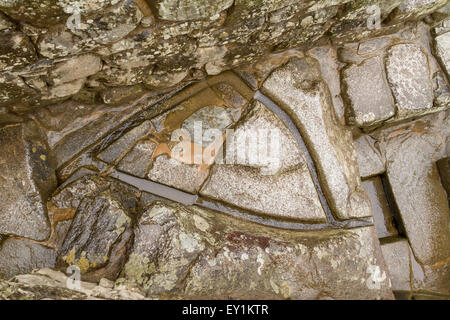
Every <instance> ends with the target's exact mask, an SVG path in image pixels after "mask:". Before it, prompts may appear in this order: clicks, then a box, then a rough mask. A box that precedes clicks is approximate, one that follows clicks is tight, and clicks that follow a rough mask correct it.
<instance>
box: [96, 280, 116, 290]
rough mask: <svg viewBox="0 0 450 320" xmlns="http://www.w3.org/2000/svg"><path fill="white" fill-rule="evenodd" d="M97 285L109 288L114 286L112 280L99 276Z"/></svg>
mask: <svg viewBox="0 0 450 320" xmlns="http://www.w3.org/2000/svg"><path fill="white" fill-rule="evenodd" d="M98 285H99V286H100V287H103V288H110V289H112V288H114V282H113V281H110V280H108V279H105V278H101V279H100V282H99V283H98Z"/></svg>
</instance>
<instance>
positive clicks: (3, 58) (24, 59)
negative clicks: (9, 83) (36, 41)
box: [0, 32, 37, 72]
mask: <svg viewBox="0 0 450 320" xmlns="http://www.w3.org/2000/svg"><path fill="white" fill-rule="evenodd" d="M0 43H1V44H2V45H1V47H0V72H1V71H7V70H12V69H17V68H19V67H23V66H25V65H27V64H30V63H33V62H34V61H36V60H37V57H36V50H35V49H34V47H33V44H32V43H31V41H30V39H28V37H26V36H25V35H24V34H22V33H19V32H17V33H8V34H5V35H3V34H0Z"/></svg>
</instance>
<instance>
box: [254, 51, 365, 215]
mask: <svg viewBox="0 0 450 320" xmlns="http://www.w3.org/2000/svg"><path fill="white" fill-rule="evenodd" d="M262 91H263V92H264V93H265V94H266V95H267V96H269V97H270V98H272V99H273V100H274V101H275V102H276V103H278V105H279V106H280V107H281V108H282V109H284V110H285V111H286V112H287V113H288V114H289V115H290V116H291V118H292V119H293V120H294V122H295V124H296V125H297V127H298V128H299V130H300V132H301V133H302V135H303V138H304V139H305V141H306V144H307V145H308V146H309V150H310V152H311V155H312V157H313V159H314V160H315V163H316V166H317V168H318V171H319V178H320V181H321V184H322V187H323V188H324V192H325V195H326V197H327V199H328V201H329V203H330V206H331V208H332V210H333V211H334V213H335V214H336V216H337V217H338V218H339V219H348V218H356V217H368V216H371V209H370V202H369V200H368V198H367V195H366V194H365V192H364V191H363V190H362V187H361V181H360V178H359V173H358V166H357V160H356V153H355V150H354V147H353V145H352V138H351V134H350V132H349V131H348V129H346V128H344V127H343V126H341V125H340V124H339V123H338V120H337V119H336V115H335V114H334V109H333V105H332V102H331V98H330V96H329V91H328V88H327V86H326V84H325V83H324V82H323V80H321V78H320V70H319V67H318V64H317V62H316V61H315V60H314V59H311V58H305V59H297V58H294V59H291V60H290V62H289V63H288V64H286V65H284V66H283V67H281V68H279V69H277V70H275V71H274V72H273V73H272V75H271V76H270V77H269V78H268V79H267V80H266V81H265V82H264V84H263V88H262Z"/></svg>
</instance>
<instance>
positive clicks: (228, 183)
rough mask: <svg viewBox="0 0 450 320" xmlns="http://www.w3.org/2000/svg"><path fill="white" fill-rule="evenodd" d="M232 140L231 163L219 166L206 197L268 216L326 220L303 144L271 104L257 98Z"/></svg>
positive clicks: (229, 148) (207, 186)
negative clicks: (302, 150) (268, 107)
mask: <svg viewBox="0 0 450 320" xmlns="http://www.w3.org/2000/svg"><path fill="white" fill-rule="evenodd" d="M276 133H277V134H276ZM227 139H228V140H227V145H226V159H225V163H226V164H216V165H215V166H214V167H213V170H212V173H211V176H210V179H209V180H208V181H207V182H206V183H205V186H204V187H203V188H202V190H201V194H202V195H204V196H206V197H210V198H213V199H216V200H219V201H224V202H228V203H230V204H232V205H235V206H238V207H241V208H244V209H247V210H251V211H254V212H256V213H258V214H262V215H270V216H274V217H279V218H288V219H296V220H304V221H311V222H323V221H326V217H325V213H324V211H323V210H322V207H321V204H320V201H319V198H318V196H317V192H316V190H315V187H314V184H313V181H312V179H311V176H310V173H309V170H308V167H307V165H306V161H305V160H304V158H303V155H302V153H301V151H300V149H299V147H298V145H297V142H296V141H295V139H294V137H293V136H292V133H291V132H290V131H289V129H288V128H287V127H286V126H285V125H284V124H283V122H281V120H280V119H278V118H277V117H276V116H275V115H274V114H273V113H272V112H271V111H270V110H269V109H267V107H265V106H264V105H263V104H262V103H260V102H254V103H253V104H252V109H250V111H249V113H248V114H247V115H246V116H245V118H244V119H242V121H241V122H239V123H238V125H237V126H236V128H235V131H234V133H233V135H230V136H229V137H227ZM274 143H275V144H274Z"/></svg>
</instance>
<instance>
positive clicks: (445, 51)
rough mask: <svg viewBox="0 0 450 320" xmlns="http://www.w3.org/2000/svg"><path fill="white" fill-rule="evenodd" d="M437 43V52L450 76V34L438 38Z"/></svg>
mask: <svg viewBox="0 0 450 320" xmlns="http://www.w3.org/2000/svg"><path fill="white" fill-rule="evenodd" d="M435 41H436V52H437V54H438V56H439V58H440V60H441V62H442V64H443V66H444V68H445V70H446V72H447V75H450V32H447V33H444V34H441V35H440V36H437V37H436V38H435Z"/></svg>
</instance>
